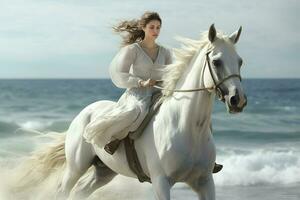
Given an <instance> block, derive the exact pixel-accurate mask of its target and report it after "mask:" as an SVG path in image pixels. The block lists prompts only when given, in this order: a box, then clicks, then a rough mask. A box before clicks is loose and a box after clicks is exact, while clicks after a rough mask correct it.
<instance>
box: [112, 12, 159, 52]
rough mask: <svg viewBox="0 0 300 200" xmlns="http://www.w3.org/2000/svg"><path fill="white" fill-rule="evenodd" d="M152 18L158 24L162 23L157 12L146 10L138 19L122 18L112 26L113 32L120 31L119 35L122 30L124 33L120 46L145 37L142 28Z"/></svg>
mask: <svg viewBox="0 0 300 200" xmlns="http://www.w3.org/2000/svg"><path fill="white" fill-rule="evenodd" d="M152 20H158V21H159V22H160V24H162V21H161V18H160V16H159V14H158V13H156V12H149V11H147V12H145V13H144V14H143V15H142V17H141V18H140V19H133V20H123V21H121V22H120V23H119V24H117V25H116V26H113V27H112V28H113V30H114V32H116V33H120V35H121V33H123V32H125V33H126V34H125V35H121V36H122V37H123V41H122V46H126V45H129V44H132V43H135V42H137V41H141V40H143V39H144V37H145V32H144V31H143V29H142V28H144V27H146V25H147V24H148V23H149V22H150V21H152Z"/></svg>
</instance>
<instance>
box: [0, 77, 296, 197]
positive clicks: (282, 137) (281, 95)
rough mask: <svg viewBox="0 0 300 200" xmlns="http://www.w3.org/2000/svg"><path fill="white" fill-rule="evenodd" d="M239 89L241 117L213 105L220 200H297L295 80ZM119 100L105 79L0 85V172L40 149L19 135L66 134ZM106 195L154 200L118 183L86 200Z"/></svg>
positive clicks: (145, 191) (251, 82) (144, 188)
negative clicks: (90, 111)
mask: <svg viewBox="0 0 300 200" xmlns="http://www.w3.org/2000/svg"><path fill="white" fill-rule="evenodd" d="M243 86H244V90H245V93H246V94H247V97H248V105H247V107H246V108H245V109H244V111H243V113H239V114H233V115H232V114H229V113H227V111H226V108H225V105H224V104H223V103H222V102H219V101H217V100H216V102H215V105H214V111H213V115H212V119H213V135H214V139H215V145H216V147H217V162H218V163H221V164H223V165H224V168H223V170H222V171H221V172H219V173H218V174H215V175H214V180H215V185H216V196H217V199H223V200H238V199H239V200H240V199H244V200H250V199H251V200H254V199H255V200H257V199H262V200H269V199H270V200H271V199H272V200H277V199H292V200H296V199H300V114H299V113H300V79H246V80H244V81H243ZM122 93H123V90H122V89H118V88H116V87H114V85H113V84H112V83H111V81H110V80H108V79H99V80H62V79H60V80H54V79H52V80H0V170H1V169H4V168H7V167H9V168H11V167H14V166H15V165H16V162H17V161H18V159H19V158H22V157H23V156H26V155H28V154H29V153H30V152H31V151H33V150H34V149H35V147H36V146H37V145H38V141H36V140H35V139H33V138H35V137H34V135H35V134H34V133H30V132H26V131H24V129H26V130H32V132H34V131H39V132H49V131H57V132H63V131H65V130H66V129H67V128H68V126H69V124H70V122H71V121H72V119H73V118H74V117H75V116H76V115H77V114H78V113H79V112H80V111H81V110H82V109H83V108H84V107H85V106H87V105H89V104H90V103H93V102H95V101H99V100H113V101H116V100H117V99H118V98H119V97H120V95H121V94H122ZM199 112H201V111H199ZM20 128H21V129H20ZM128 183H130V184H131V185H134V187H140V190H138V191H137V190H135V191H132V189H131V188H132V187H128ZM118 188H119V189H118ZM112 190H113V193H111V192H110V191H112ZM126 191H127V192H126ZM128 191H131V192H128ZM105 195H106V196H107V199H112V198H113V199H126V198H127V199H154V197H153V195H152V189H151V185H150V184H139V183H138V182H137V181H136V180H132V179H130V178H125V177H122V176H119V177H117V178H116V180H114V181H113V182H112V183H110V185H108V186H107V187H106V188H104V189H102V190H100V191H97V192H96V193H95V194H94V195H93V196H94V198H93V197H91V199H97V198H98V197H99V196H101V197H103V198H104V197H106V196H105ZM126 195H127V196H126ZM171 196H172V199H183V198H185V199H197V196H196V194H195V193H193V192H192V191H191V190H190V189H189V188H188V187H187V186H185V185H184V184H176V185H175V188H174V189H173V190H172V192H171ZM0 198H1V195H0Z"/></svg>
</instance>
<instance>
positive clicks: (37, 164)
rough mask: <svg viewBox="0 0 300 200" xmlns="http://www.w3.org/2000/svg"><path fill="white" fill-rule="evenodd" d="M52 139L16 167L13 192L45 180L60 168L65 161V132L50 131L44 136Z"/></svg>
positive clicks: (22, 190) (23, 189) (24, 189)
mask: <svg viewBox="0 0 300 200" xmlns="http://www.w3.org/2000/svg"><path fill="white" fill-rule="evenodd" d="M42 137H47V138H48V137H50V138H51V139H54V140H53V142H52V143H48V144H46V145H42V147H41V148H40V149H38V150H36V151H34V152H33V153H32V154H31V155H30V157H29V158H27V159H26V160H25V161H24V162H23V163H21V165H20V166H19V167H18V169H17V173H16V174H15V176H16V177H15V179H14V185H13V190H14V192H24V191H26V190H27V189H29V188H31V187H34V186H37V185H39V184H40V183H42V182H43V181H45V180H46V179H47V178H48V177H49V176H50V175H51V174H52V173H54V172H57V171H58V170H59V169H62V168H63V167H64V165H65V162H66V157H65V137H66V134H65V133H51V134H46V136H42ZM61 171H62V170H61Z"/></svg>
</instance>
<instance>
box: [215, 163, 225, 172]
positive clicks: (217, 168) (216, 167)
mask: <svg viewBox="0 0 300 200" xmlns="http://www.w3.org/2000/svg"><path fill="white" fill-rule="evenodd" d="M222 168H223V165H221V164H217V163H215V166H214V169H213V173H214V174H215V173H218V172H219V171H221V170H222Z"/></svg>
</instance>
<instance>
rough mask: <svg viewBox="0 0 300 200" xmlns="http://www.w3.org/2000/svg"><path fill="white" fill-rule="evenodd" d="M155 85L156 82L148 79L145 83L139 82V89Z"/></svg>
mask: <svg viewBox="0 0 300 200" xmlns="http://www.w3.org/2000/svg"><path fill="white" fill-rule="evenodd" d="M155 83H156V80H153V79H150V78H149V79H148V80H146V81H140V82H139V85H140V86H141V87H152V86H154V85H155Z"/></svg>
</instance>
